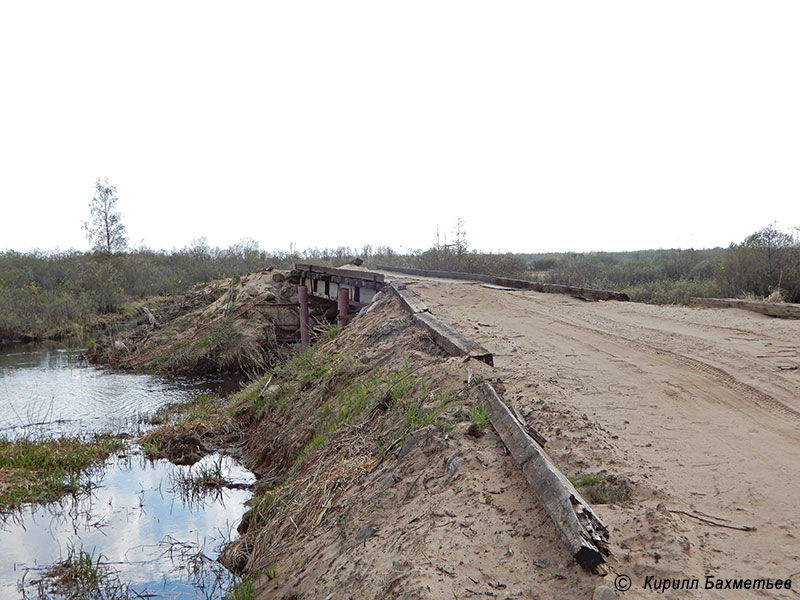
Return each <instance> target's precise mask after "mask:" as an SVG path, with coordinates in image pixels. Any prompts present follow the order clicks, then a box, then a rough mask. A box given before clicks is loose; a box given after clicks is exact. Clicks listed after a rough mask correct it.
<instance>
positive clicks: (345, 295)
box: [336, 287, 350, 329]
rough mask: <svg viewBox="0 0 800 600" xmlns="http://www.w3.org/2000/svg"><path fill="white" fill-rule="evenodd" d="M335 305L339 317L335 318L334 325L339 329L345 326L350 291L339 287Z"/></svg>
mask: <svg viewBox="0 0 800 600" xmlns="http://www.w3.org/2000/svg"><path fill="white" fill-rule="evenodd" d="M336 304H337V307H338V309H339V316H338V317H337V318H336V323H337V324H338V325H339V328H340V329H344V328H345V327H346V326H347V312H348V311H349V310H350V290H349V289H347V288H346V287H340V288H339V292H338V293H337V295H336Z"/></svg>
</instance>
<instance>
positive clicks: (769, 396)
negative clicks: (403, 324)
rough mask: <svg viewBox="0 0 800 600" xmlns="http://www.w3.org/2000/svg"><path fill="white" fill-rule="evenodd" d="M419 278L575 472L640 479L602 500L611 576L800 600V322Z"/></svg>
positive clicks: (639, 592)
mask: <svg viewBox="0 0 800 600" xmlns="http://www.w3.org/2000/svg"><path fill="white" fill-rule="evenodd" d="M408 286H409V287H410V288H411V289H413V290H415V291H416V292H417V293H418V294H419V295H420V296H421V297H422V298H423V300H424V301H425V302H426V303H427V305H428V307H429V308H430V310H431V312H433V313H434V314H436V315H437V316H438V317H440V318H441V319H442V320H444V321H446V322H448V323H449V324H451V325H453V326H454V327H455V328H456V329H458V330H460V331H461V332H462V333H465V334H467V335H469V336H470V337H472V338H473V339H474V340H476V341H477V342H479V343H481V344H482V345H484V346H485V347H486V348H488V349H489V350H490V351H492V352H494V353H495V366H496V368H495V372H496V373H497V376H498V377H499V378H500V379H501V380H502V382H503V383H504V385H505V388H506V389H505V398H506V400H507V401H509V402H511V403H512V404H514V405H515V406H516V407H517V408H518V409H519V410H520V411H521V412H522V413H523V415H525V416H526V418H527V420H528V421H529V423H532V424H533V425H534V426H535V427H537V428H538V429H539V430H540V431H541V432H542V433H543V434H544V435H545V436H546V437H547V438H548V444H547V447H546V448H547V450H548V452H549V453H550V454H551V456H552V457H553V458H554V460H555V462H556V463H557V464H558V465H559V466H560V468H561V469H562V470H563V471H564V472H565V473H566V474H567V475H569V476H579V475H581V474H587V473H596V472H601V471H603V470H606V471H607V472H609V473H611V474H614V475H621V476H624V477H627V478H628V479H629V480H630V482H631V485H632V489H633V494H632V502H631V503H630V505H629V506H624V507H619V506H614V505H600V506H597V511H598V513H599V514H600V516H601V518H603V519H604V520H605V521H606V523H607V524H608V525H609V526H610V528H611V535H612V558H611V560H610V563H609V564H610V567H611V570H612V573H611V575H610V576H609V578H608V581H609V584H610V583H611V582H612V581H613V578H614V577H615V576H616V575H617V574H626V575H628V576H630V577H631V579H632V584H633V586H632V588H631V592H629V593H628V596H629V597H631V596H633V597H647V596H649V595H650V594H653V593H655V591H650V590H649V589H648V588H646V587H645V586H646V581H647V579H646V578H647V577H648V576H653V577H654V578H662V577H670V578H689V579H692V578H697V579H699V590H690V591H687V592H672V591H671V592H669V593H668V594H667V597H702V598H730V597H733V596H731V594H732V593H734V594H735V597H737V598H748V597H786V598H795V597H797V596H800V591H799V590H798V589H796V588H800V539H798V526H800V507H799V506H798V498H800V370H798V369H792V368H791V367H796V366H798V364H800V321H788V320H778V319H773V318H770V317H766V316H762V315H758V314H755V313H749V312H745V311H741V310H736V309H701V308H687V307H673V306H650V305H645V304H636V303H630V302H613V301H612V302H585V301H581V300H578V299H574V298H571V297H567V296H561V295H554V294H540V293H534V292H527V291H505V290H498V289H489V288H487V287H484V286H482V285H480V284H476V283H463V282H460V283H455V282H450V283H448V282H443V281H438V282H437V281H420V280H409V281H408ZM676 511H683V512H676ZM687 513H688V514H687ZM690 515H691V516H690ZM702 519H705V521H704V520H702ZM751 527H752V528H755V530H742V529H746V528H751ZM739 528H741V529H739ZM707 575H710V576H712V577H714V578H715V580H716V579H732V578H745V579H748V578H750V579H752V578H770V579H773V580H774V579H778V578H780V579H786V578H790V577H791V578H793V579H794V581H793V589H791V590H788V591H786V590H780V591H777V590H772V591H769V592H755V591H744V590H741V591H737V592H730V591H727V592H726V591H715V590H710V591H709V590H704V589H703V587H704V584H705V577H706V576H707ZM653 581H655V580H651V585H652V584H653Z"/></svg>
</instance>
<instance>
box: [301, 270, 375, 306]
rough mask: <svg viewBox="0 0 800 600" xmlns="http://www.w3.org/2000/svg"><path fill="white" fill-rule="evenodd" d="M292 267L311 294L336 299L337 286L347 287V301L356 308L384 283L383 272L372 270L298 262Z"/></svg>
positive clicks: (366, 303)
mask: <svg viewBox="0 0 800 600" xmlns="http://www.w3.org/2000/svg"><path fill="white" fill-rule="evenodd" d="M294 268H295V270H296V271H298V272H299V274H300V278H301V285H305V286H308V290H309V292H310V293H311V294H313V295H315V296H319V297H322V298H327V299H328V300H333V301H337V299H338V295H339V288H347V289H348V290H349V291H348V298H349V303H350V305H352V306H355V307H356V308H361V307H363V306H366V305H368V304H369V303H370V302H371V301H372V298H373V296H375V294H377V293H378V292H379V291H380V290H381V289H382V288H383V286H384V285H385V283H384V278H383V274H382V273H373V272H372V271H359V270H356V269H337V268H334V267H323V266H321V265H312V264H300V263H297V264H295V266H294Z"/></svg>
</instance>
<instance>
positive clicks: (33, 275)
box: [0, 222, 800, 341]
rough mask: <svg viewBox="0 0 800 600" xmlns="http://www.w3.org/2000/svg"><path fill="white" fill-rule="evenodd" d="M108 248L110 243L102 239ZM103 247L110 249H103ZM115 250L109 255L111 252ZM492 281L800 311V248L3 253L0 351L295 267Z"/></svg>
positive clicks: (778, 239) (751, 244) (783, 243)
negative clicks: (201, 287) (449, 274)
mask: <svg viewBox="0 0 800 600" xmlns="http://www.w3.org/2000/svg"><path fill="white" fill-rule="evenodd" d="M103 239H106V240H107V239H109V238H108V237H107V236H104V238H103ZM101 241H102V240H101ZM109 250H110V251H109ZM357 257H358V258H361V259H362V260H364V263H365V265H366V266H367V267H375V266H377V265H388V266H405V267H413V268H419V269H431V270H444V271H462V272H468V273H486V274H492V275H498V276H502V277H511V278H520V279H536V280H541V281H548V282H552V283H560V284H565V285H576V286H583V287H594V288H604V289H614V290H619V291H622V292H625V293H627V294H628V295H629V296H630V297H631V299H632V300H636V301H641V302H652V303H662V304H663V303H685V302H688V300H689V298H690V297H692V296H700V297H750V298H766V297H771V298H772V299H782V300H785V301H789V302H800V238H799V237H798V235H797V231H794V232H785V231H781V230H779V229H778V228H777V227H776V226H774V225H770V226H768V227H765V228H763V229H761V230H759V231H757V232H755V233H753V234H752V235H750V236H748V237H747V238H746V239H745V240H743V241H742V242H741V243H737V244H731V246H730V247H728V248H714V249H709V250H646V251H637V252H591V253H584V254H577V253H561V254H512V253H502V254H500V253H499V254H492V253H485V252H477V251H473V250H471V249H470V248H469V244H468V242H467V239H466V234H465V233H464V230H463V223H461V222H459V226H458V228H457V235H455V236H454V237H453V238H452V241H451V243H447V242H444V243H441V242H440V241H439V239H437V240H436V242H435V243H434V244H433V245H432V246H431V247H430V248H428V249H427V250H417V251H412V252H408V253H405V254H400V253H397V252H395V251H394V250H393V249H392V248H390V247H388V246H380V247H375V248H373V247H372V246H369V245H366V246H363V247H361V248H350V247H346V246H341V247H337V248H323V249H319V248H311V249H306V250H303V251H298V250H297V249H295V248H290V249H289V250H288V251H265V250H263V249H261V248H260V246H259V243H258V242H257V241H256V240H252V239H243V240H241V241H239V242H238V243H236V244H234V245H232V246H230V247H228V248H225V249H220V248H212V247H211V246H209V244H208V242H207V240H206V239H205V238H199V239H196V240H194V241H193V242H191V243H190V244H189V245H188V246H186V247H184V248H182V249H180V250H173V251H171V252H167V251H163V250H152V249H149V248H137V249H133V250H130V249H126V250H121V249H120V248H119V247H117V248H115V247H113V246H112V247H111V248H110V249H109V247H108V246H104V245H103V244H99V245H95V246H94V250H93V251H90V252H79V251H74V250H70V251H67V252H44V251H34V252H30V253H19V252H14V251H7V252H4V253H0V341H3V340H6V341H7V340H12V339H20V338H25V337H41V336H43V335H46V334H52V333H53V332H68V331H69V330H70V328H72V327H79V326H80V325H81V324H83V323H86V322H87V321H88V320H89V318H90V317H91V316H92V315H94V314H97V313H108V312H113V311H121V310H125V309H126V303H128V302H131V301H136V300H141V299H143V298H147V297H149V296H156V295H169V294H176V293H180V292H184V291H186V290H188V289H190V288H191V287H192V286H194V285H195V284H197V283H199V282H206V281H210V280H214V279H221V278H224V277H231V276H236V275H244V274H246V273H250V272H253V271H256V270H258V269H263V268H265V267H268V266H270V267H274V268H279V269H280V268H291V267H292V266H293V265H294V263H296V262H314V263H317V264H324V265H331V266H340V265H343V264H346V263H348V262H351V261H352V260H353V259H355V258H357Z"/></svg>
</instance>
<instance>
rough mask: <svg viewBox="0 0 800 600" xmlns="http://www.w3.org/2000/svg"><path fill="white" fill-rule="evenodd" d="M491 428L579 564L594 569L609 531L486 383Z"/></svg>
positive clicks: (484, 391) (484, 388)
mask: <svg viewBox="0 0 800 600" xmlns="http://www.w3.org/2000/svg"><path fill="white" fill-rule="evenodd" d="M483 393H484V398H485V399H486V407H487V410H488V412H489V418H490V419H491V422H492V426H493V427H494V428H495V430H496V431H497V433H498V434H499V435H500V438H501V439H502V440H503V443H504V444H505V445H506V447H507V448H508V449H509V451H510V452H511V455H512V456H513V458H514V460H515V461H516V463H517V464H518V465H519V466H520V468H521V469H522V472H523V473H524V474H525V477H526V478H527V480H528V483H529V484H530V485H531V487H532V488H533V491H534V493H535V494H536V496H537V498H539V501H540V502H541V503H542V506H544V509H545V511H546V512H547V514H548V516H549V517H550V519H552V521H553V523H554V524H555V526H556V529H557V530H558V533H559V534H560V535H561V539H562V540H563V542H564V545H565V546H566V547H567V549H568V550H569V551H570V553H571V554H572V556H574V557H575V560H576V561H577V562H578V564H580V565H582V566H584V567H586V568H587V569H593V568H595V567H597V566H598V565H600V564H602V563H604V562H605V559H604V558H603V556H604V555H607V554H608V528H607V527H606V526H605V525H604V524H603V522H602V521H601V520H600V518H599V517H598V516H597V515H596V514H595V512H594V511H593V510H592V507H591V506H589V504H587V503H586V501H585V500H584V499H583V498H582V497H581V495H580V494H579V493H578V492H577V490H576V489H575V487H574V486H573V485H572V483H570V481H569V479H567V478H566V477H565V476H564V474H563V473H561V471H559V470H558V468H557V467H556V466H555V465H554V464H553V462H552V461H551V460H550V458H549V457H548V456H547V454H546V453H545V451H544V449H542V447H541V446H540V445H539V444H537V443H536V442H535V441H534V440H533V439H532V438H531V437H530V436H529V435H528V433H527V432H526V431H525V428H524V427H523V426H522V425H521V424H520V422H519V421H518V420H517V419H516V418H515V417H514V415H513V414H512V413H511V411H510V410H509V409H508V407H507V406H506V404H505V403H504V402H503V401H502V400H501V399H500V397H499V396H498V395H497V392H496V391H495V390H494V388H493V387H492V386H491V385H490V384H489V383H484V384H483Z"/></svg>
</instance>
